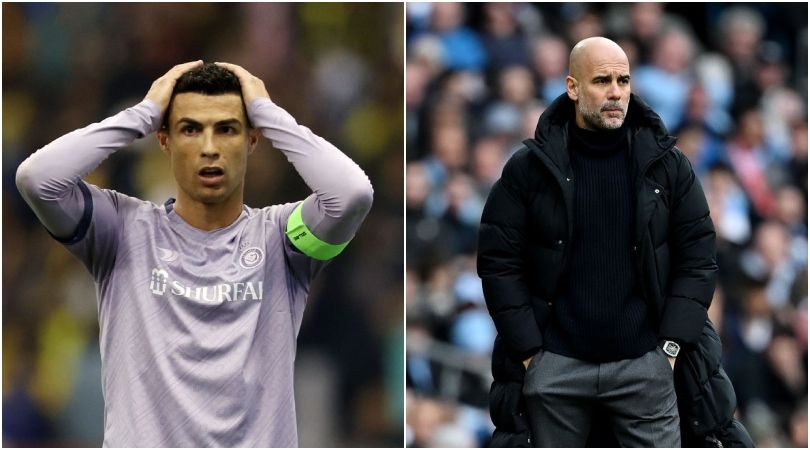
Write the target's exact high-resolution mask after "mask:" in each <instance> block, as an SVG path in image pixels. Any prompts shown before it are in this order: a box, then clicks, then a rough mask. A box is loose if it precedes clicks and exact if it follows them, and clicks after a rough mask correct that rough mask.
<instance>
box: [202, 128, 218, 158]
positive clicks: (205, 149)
mask: <svg viewBox="0 0 810 450" xmlns="http://www.w3.org/2000/svg"><path fill="white" fill-rule="evenodd" d="M201 150H202V151H201V153H202V156H203V157H204V158H218V157H219V150H217V147H216V145H215V142H214V133H213V132H210V131H208V132H206V133H203V145H202V149H201Z"/></svg>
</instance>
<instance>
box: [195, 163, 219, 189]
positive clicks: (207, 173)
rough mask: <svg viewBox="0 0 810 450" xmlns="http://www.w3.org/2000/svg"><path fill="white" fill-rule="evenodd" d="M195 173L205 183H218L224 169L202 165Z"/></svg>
mask: <svg viewBox="0 0 810 450" xmlns="http://www.w3.org/2000/svg"><path fill="white" fill-rule="evenodd" d="M197 174H198V175H199V176H200V180H201V181H202V182H203V184H205V185H208V186H210V185H214V184H218V183H219V182H220V181H222V179H223V178H224V176H225V171H224V170H223V169H222V168H221V167H213V166H212V167H203V168H202V169H200V171H199V172H197Z"/></svg>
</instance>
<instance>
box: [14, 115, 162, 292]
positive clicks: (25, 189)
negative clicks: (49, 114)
mask: <svg viewBox="0 0 810 450" xmlns="http://www.w3.org/2000/svg"><path fill="white" fill-rule="evenodd" d="M159 124H160V108H159V107H158V106H157V105H156V104H155V103H153V102H151V101H144V102H141V103H140V104H138V105H136V106H134V107H132V108H128V109H126V110H124V111H122V112H120V113H118V114H116V115H114V116H112V117H109V118H107V119H105V120H104V121H102V122H99V123H94V124H91V125H88V126H86V127H84V128H81V129H78V130H76V131H73V132H71V133H68V134H66V135H64V136H62V137H60V138H58V139H56V140H54V141H53V142H51V143H50V144H48V145H46V146H44V147H42V148H41V149H39V150H37V151H36V152H34V153H33V154H32V155H31V156H29V157H28V158H27V159H26V160H25V161H23V163H22V164H20V167H18V169H17V175H16V182H17V188H18V189H19V191H20V194H21V195H22V197H23V199H24V200H25V201H26V203H28V205H29V206H30V207H31V209H32V210H33V211H34V213H35V214H36V215H37V218H39V220H40V221H41V222H42V224H43V225H44V226H45V228H46V229H47V230H48V232H49V233H50V234H51V235H52V236H53V237H54V238H55V239H57V240H58V241H59V242H61V243H63V244H64V245H66V246H67V247H68V249H70V250H71V252H73V253H74V254H76V255H77V256H79V258H80V259H81V260H82V262H84V264H85V265H86V266H87V267H88V269H90V271H91V273H93V275H94V277H96V280H98V279H99V276H101V275H102V274H103V273H104V271H105V267H108V264H109V263H111V262H112V259H111V258H112V257H111V255H114V253H115V246H116V242H117V238H118V235H117V233H118V230H119V228H120V223H121V219H120V217H119V212H120V206H121V199H122V198H127V197H126V196H123V195H122V194H118V193H115V192H113V191H107V190H102V189H99V188H98V187H96V186H93V185H91V184H88V183H86V182H84V181H82V178H83V177H85V176H86V175H87V174H88V173H90V172H91V171H92V170H93V169H95V168H96V167H98V166H99V164H101V163H102V162H103V161H104V160H105V159H106V158H107V157H108V156H109V155H111V154H112V153H114V152H115V151H117V150H119V149H121V148H123V147H125V146H126V145H129V144H130V143H131V142H132V141H134V140H135V139H138V138H141V137H143V136H145V135H146V134H149V133H150V132H152V131H154V130H155V129H156V128H157V127H158V126H159Z"/></svg>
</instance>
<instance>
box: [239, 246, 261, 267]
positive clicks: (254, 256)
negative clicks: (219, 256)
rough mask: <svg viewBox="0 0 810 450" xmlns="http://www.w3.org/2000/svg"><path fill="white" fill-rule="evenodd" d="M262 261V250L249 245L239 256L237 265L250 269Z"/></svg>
mask: <svg viewBox="0 0 810 450" xmlns="http://www.w3.org/2000/svg"><path fill="white" fill-rule="evenodd" d="M262 261H264V252H263V251H262V249H260V248H259V247H250V248H249V249H247V250H245V251H243V252H242V255H241V256H239V265H240V266H242V267H243V268H245V269H252V268H254V267H256V266H258V265H259V264H261V263H262Z"/></svg>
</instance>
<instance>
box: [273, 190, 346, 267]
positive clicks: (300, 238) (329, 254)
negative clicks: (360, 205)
mask: <svg viewBox="0 0 810 450" xmlns="http://www.w3.org/2000/svg"><path fill="white" fill-rule="evenodd" d="M303 206H304V202H301V203H299V204H298V206H296V207H295V210H294V211H293V212H292V214H290V218H289V219H287V237H288V238H290V242H292V244H293V245H294V246H295V248H297V249H298V250H300V251H301V253H303V254H305V255H307V256H309V257H310V258H313V259H317V260H319V261H327V260H330V259H332V258H334V257H335V256H337V255H339V254H340V252H342V251H343V249H344V248H346V246H347V245H349V242H350V241H346V242H344V243H342V244H330V243H328V242H324V241H322V240H320V239H318V238H317V237H316V236H315V235H314V234H312V231H311V230H310V229H309V228H307V225H306V224H305V223H304V219H303V218H302V217H301V208H303Z"/></svg>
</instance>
